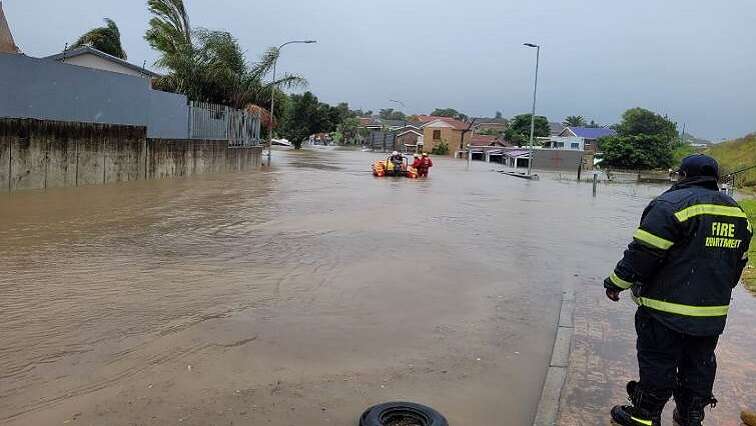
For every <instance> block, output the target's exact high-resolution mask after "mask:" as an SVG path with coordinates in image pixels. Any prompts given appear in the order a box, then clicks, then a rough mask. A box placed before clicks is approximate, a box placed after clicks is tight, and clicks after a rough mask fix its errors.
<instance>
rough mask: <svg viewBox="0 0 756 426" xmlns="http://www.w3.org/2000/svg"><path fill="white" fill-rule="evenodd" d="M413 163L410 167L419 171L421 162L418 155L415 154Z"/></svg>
mask: <svg viewBox="0 0 756 426" xmlns="http://www.w3.org/2000/svg"><path fill="white" fill-rule="evenodd" d="M414 157H415V161H413V162H412V167H413V168H415V169H419V168H420V166H421V165H422V164H423V160H422V159H421V158H420V154H415V155H414Z"/></svg>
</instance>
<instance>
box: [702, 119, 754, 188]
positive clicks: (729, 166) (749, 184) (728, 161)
mask: <svg viewBox="0 0 756 426" xmlns="http://www.w3.org/2000/svg"><path fill="white" fill-rule="evenodd" d="M704 154H708V155H711V156H712V157H714V158H716V159H717V161H718V162H719V165H720V167H722V169H723V170H722V171H723V172H724V173H722V174H726V173H730V172H734V171H737V170H740V169H744V168H746V167H750V166H754V165H756V133H754V134H751V135H748V136H746V137H743V138H740V139H735V140H732V141H729V142H722V143H719V144H716V145H713V146H712V147H711V148H708V149H706V150H705V151H704ZM736 186H737V188H738V189H741V188H742V189H746V190H749V189H750V190H751V191H753V190H754V189H756V169H753V170H750V171H748V172H746V173H744V174H743V175H741V176H740V177H739V178H738V181H737V185H736Z"/></svg>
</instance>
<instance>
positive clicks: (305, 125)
mask: <svg viewBox="0 0 756 426" xmlns="http://www.w3.org/2000/svg"><path fill="white" fill-rule="evenodd" d="M354 120H357V119H356V118H354ZM339 124H342V120H341V116H340V110H339V108H338V107H333V106H330V105H328V104H326V103H322V102H319V101H318V98H317V97H316V96H315V95H313V94H312V93H311V92H305V93H304V94H302V95H291V96H290V97H289V106H288V107H287V108H286V115H285V117H284V119H283V120H282V125H281V129H280V131H281V133H282V134H283V135H284V136H285V137H286V138H287V139H289V140H290V141H291V143H292V144H294V147H295V148H296V149H299V148H301V147H302V142H303V141H304V140H305V139H306V138H308V137H309V136H310V135H313V134H315V133H331V132H334V131H336V130H337V129H338V128H339ZM352 124H354V122H352ZM357 126H359V120H357V123H356V126H355V127H357Z"/></svg>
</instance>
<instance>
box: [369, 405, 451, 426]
mask: <svg viewBox="0 0 756 426" xmlns="http://www.w3.org/2000/svg"><path fill="white" fill-rule="evenodd" d="M360 426H449V423H448V422H447V421H446V418H445V417H444V416H442V415H441V413H439V412H438V411H436V410H434V409H432V408H430V407H426V406H424V405H420V404H415V403H414V402H386V403H383V404H378V405H376V406H373V407H370V408H369V409H368V410H367V411H365V412H364V413H363V414H362V417H360Z"/></svg>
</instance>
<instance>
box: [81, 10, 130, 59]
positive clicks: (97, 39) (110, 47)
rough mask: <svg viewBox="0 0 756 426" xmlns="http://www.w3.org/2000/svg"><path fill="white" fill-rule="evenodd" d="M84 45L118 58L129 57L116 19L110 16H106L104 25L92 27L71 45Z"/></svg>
mask: <svg viewBox="0 0 756 426" xmlns="http://www.w3.org/2000/svg"><path fill="white" fill-rule="evenodd" d="M82 46H89V47H92V48H95V49H97V50H99V51H100V52H104V53H107V54H108V55H111V56H115V57H116V58H120V59H124V60H125V59H126V58H127V55H126V51H125V50H123V46H122V45H121V31H120V30H119V29H118V25H116V23H115V21H113V20H112V19H109V18H105V26H104V27H97V28H92V29H91V30H89V31H87V32H86V33H84V35H82V36H81V37H79V39H78V40H76V42H74V44H73V45H71V47H72V48H76V47H82Z"/></svg>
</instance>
